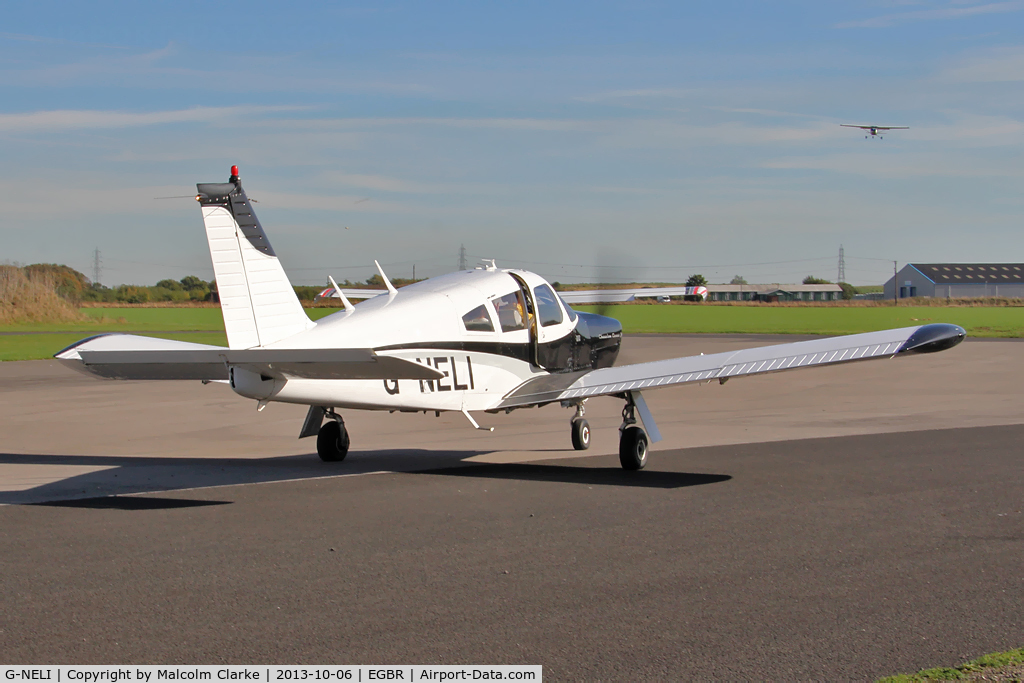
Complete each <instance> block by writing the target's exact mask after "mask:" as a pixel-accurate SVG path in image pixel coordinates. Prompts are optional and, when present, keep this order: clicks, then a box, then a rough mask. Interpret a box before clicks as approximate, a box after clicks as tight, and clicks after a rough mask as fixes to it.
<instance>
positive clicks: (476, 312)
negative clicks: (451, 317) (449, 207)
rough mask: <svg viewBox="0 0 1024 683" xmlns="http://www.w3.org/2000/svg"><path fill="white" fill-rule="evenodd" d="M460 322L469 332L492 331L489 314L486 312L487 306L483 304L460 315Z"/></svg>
mask: <svg viewBox="0 0 1024 683" xmlns="http://www.w3.org/2000/svg"><path fill="white" fill-rule="evenodd" d="M462 324H463V325H465V326H466V329H467V330H469V331H470V332H494V323H492V322H491V314H490V313H488V312H487V306H484V305H480V306H477V307H476V308H474V309H473V310H472V311H470V312H469V313H467V314H466V315H464V316H462Z"/></svg>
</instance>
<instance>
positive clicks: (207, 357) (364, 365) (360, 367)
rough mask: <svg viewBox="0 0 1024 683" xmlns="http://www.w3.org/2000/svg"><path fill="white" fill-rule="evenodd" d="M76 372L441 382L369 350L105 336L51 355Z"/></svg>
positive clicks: (425, 371)
mask: <svg viewBox="0 0 1024 683" xmlns="http://www.w3.org/2000/svg"><path fill="white" fill-rule="evenodd" d="M54 358H56V359H57V360H60V361H62V362H63V363H65V364H66V365H69V366H71V367H73V368H74V369H76V370H81V371H83V372H86V373H89V374H92V375H98V376H100V377H107V378H110V379H203V380H226V379H228V366H229V365H233V366H240V367H245V368H248V369H250V370H253V371H254V372H257V373H259V374H261V375H265V376H268V377H303V378H307V379H439V378H441V377H443V376H444V375H443V374H442V373H441V372H439V371H437V370H435V369H433V368H429V367H427V366H425V365H420V364H419V363H414V362H411V361H407V360H403V359H401V358H392V357H390V356H378V355H377V354H376V353H374V351H373V349H229V348H225V347H223V346H210V345H208V344H193V343H190V342H181V341H174V340H171V339H157V338H155V337H141V336H136V335H132V334H107V335H101V336H97V337H90V338H89V339H83V340H82V341H80V342H77V343H76V344H73V345H72V346H69V347H68V348H66V349H64V350H63V351H61V352H60V353H58V354H56V355H55V356H54Z"/></svg>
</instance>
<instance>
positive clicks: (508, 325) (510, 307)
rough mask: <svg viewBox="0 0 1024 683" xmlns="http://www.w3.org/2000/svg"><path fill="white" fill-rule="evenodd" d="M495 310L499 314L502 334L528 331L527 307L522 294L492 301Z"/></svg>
mask: <svg viewBox="0 0 1024 683" xmlns="http://www.w3.org/2000/svg"><path fill="white" fill-rule="evenodd" d="M491 303H492V304H494V310H496V311H497V312H498V323H499V324H500V325H501V331H502V332H515V331H516V330H525V329H526V305H525V304H524V303H523V294H522V292H519V291H515V292H512V293H511V294H506V295H505V296H501V297H498V298H497V299H491Z"/></svg>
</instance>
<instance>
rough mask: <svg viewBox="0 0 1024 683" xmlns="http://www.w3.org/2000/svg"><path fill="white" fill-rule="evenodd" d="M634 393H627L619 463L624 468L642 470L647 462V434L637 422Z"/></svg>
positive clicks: (620, 435) (620, 436) (621, 428)
mask: <svg viewBox="0 0 1024 683" xmlns="http://www.w3.org/2000/svg"><path fill="white" fill-rule="evenodd" d="M635 411H636V404H635V403H634V402H633V395H632V394H628V393H627V394H626V405H625V406H623V408H622V425H621V426H620V427H619V463H620V464H621V465H622V469H624V470H642V469H643V468H644V465H646V464H647V434H646V433H645V432H644V430H643V428H642V427H640V426H639V425H637V423H636V415H635Z"/></svg>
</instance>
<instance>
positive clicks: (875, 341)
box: [495, 324, 966, 409]
mask: <svg viewBox="0 0 1024 683" xmlns="http://www.w3.org/2000/svg"><path fill="white" fill-rule="evenodd" d="M965 336H966V335H965V333H964V330H963V328H960V327H958V326H956V325H946V324H934V325H923V326H920V327H904V328H900V329H894V330H882V331H880V332H867V333H864V334H852V335H847V336H843V337H830V338H828V339H814V340H811V341H803V342H793V343H790V344H777V345H775V346H763V347H758V348H753V349H743V350H741V351H730V352H726V353H716V354H711V355H708V356H689V357H685V358H673V359H670V360H662V361H655V362H652V363H638V364H635V365H623V366H620V367H612V368H601V369H599V370H592V371H590V372H585V373H570V374H565V375H549V376H547V377H539V378H537V379H534V380H529V381H527V382H524V383H523V384H521V385H519V386H518V387H517V388H515V389H514V390H512V391H511V392H510V393H509V394H507V395H506V396H505V398H504V399H503V400H502V401H501V403H499V404H498V405H497V406H495V408H496V409H501V408H513V407H518V406H526V405H534V404H537V403H549V402H552V401H565V400H573V399H582V398H589V397H591V396H601V395H607V394H619V393H623V392H626V391H640V390H644V389H656V388H659V387H666V386H673V385H677V384H687V383H692V382H703V381H709V380H712V379H718V380H721V381H725V380H727V379H729V378H732V377H742V376H747V375H760V374H766V373H769V372H781V371H783V370H795V369H797V368H806V367H813V366H818V365H832V364H836V363H849V362H853V361H860V360H870V359H873V358H891V357H893V356H895V355H897V354H899V353H908V352H913V353H927V352H931V351H940V350H944V349H947V348H950V347H952V346H955V345H956V344H958V343H960V342H961V341H962V340H963V339H964V337H965Z"/></svg>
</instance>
